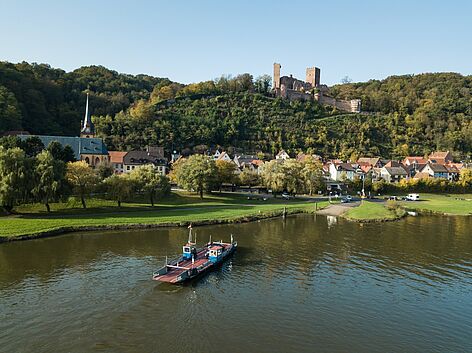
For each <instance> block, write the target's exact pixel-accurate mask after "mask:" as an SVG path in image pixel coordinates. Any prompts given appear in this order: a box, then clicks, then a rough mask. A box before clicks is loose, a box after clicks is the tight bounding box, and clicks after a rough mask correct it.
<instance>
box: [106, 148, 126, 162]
mask: <svg viewBox="0 0 472 353" xmlns="http://www.w3.org/2000/svg"><path fill="white" fill-rule="evenodd" d="M126 153H128V152H121V151H108V154H109V155H110V162H111V163H123V157H124V156H125V155H126Z"/></svg>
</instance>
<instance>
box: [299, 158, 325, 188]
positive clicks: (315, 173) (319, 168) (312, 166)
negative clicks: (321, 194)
mask: <svg viewBox="0 0 472 353" xmlns="http://www.w3.org/2000/svg"><path fill="white" fill-rule="evenodd" d="M302 175H303V179H304V181H305V186H306V190H307V191H308V193H309V194H310V195H313V193H314V192H315V191H319V190H322V189H323V188H324V181H323V164H321V162H320V161H318V160H316V159H314V158H313V157H308V159H307V160H306V161H305V162H304V163H303V169H302Z"/></svg>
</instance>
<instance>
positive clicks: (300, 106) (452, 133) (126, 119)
mask: <svg viewBox="0 0 472 353" xmlns="http://www.w3.org/2000/svg"><path fill="white" fill-rule="evenodd" d="M87 86H89V87H90V91H91V102H90V105H91V110H92V114H93V115H94V118H93V119H94V121H95V123H96V127H97V131H98V133H99V135H100V136H102V137H103V138H105V139H106V142H107V145H108V146H109V148H110V149H123V150H126V149H131V148H142V147H143V146H145V145H151V144H152V145H163V146H164V147H165V149H166V151H167V152H169V151H171V150H173V149H176V150H179V151H184V152H191V151H192V150H194V151H195V150H197V151H201V150H205V149H208V148H210V147H216V146H221V147H222V148H225V149H227V150H229V151H232V150H234V149H239V150H241V151H245V152H258V151H262V152H267V153H275V152H276V151H278V150H279V149H280V148H284V149H286V150H288V151H289V152H291V153H296V152H297V151H300V150H304V151H313V152H314V153H319V154H322V155H324V156H326V157H338V158H343V159H346V158H355V157H356V156H358V155H372V156H374V155H382V156H384V157H391V158H401V157H403V156H405V155H408V154H419V155H424V154H427V153H429V152H430V151H432V150H437V149H441V150H451V151H453V152H454V154H455V156H456V158H458V159H464V158H467V157H468V158H470V156H471V153H472V152H471V151H472V76H462V75H459V74H454V73H439V74H422V75H414V76H413V75H411V76H410V75H406V76H392V77H389V78H387V79H385V80H382V81H377V80H375V81H374V80H372V81H369V82H365V83H353V84H344V85H337V86H334V87H331V88H330V94H331V95H333V96H336V97H339V98H359V97H360V98H361V99H362V104H363V110H366V111H368V112H370V113H369V114H342V113H341V112H336V111H333V110H332V109H331V108H328V107H321V106H319V105H318V104H317V103H316V102H288V101H285V100H281V99H275V98H272V97H271V96H270V86H271V83H270V77H268V76H266V75H264V76H261V77H259V78H257V79H253V77H252V76H251V75H248V74H243V75H239V76H237V77H235V78H228V77H221V78H219V79H217V80H212V81H206V82H200V83H197V84H191V85H186V86H184V85H181V84H178V83H175V82H171V81H169V80H168V79H162V78H156V77H151V76H146V75H138V76H132V75H124V74H119V73H117V72H114V71H110V70H108V69H106V68H103V67H97V66H92V67H83V68H80V69H77V70H75V71H73V72H70V73H66V72H64V71H62V70H58V69H52V68H50V67H49V66H47V65H30V64H27V63H21V64H15V65H14V64H9V63H0V134H1V133H2V131H6V130H17V129H26V130H28V131H30V132H32V133H47V134H61V135H71V136H75V135H77V134H78V129H79V122H80V120H81V119H82V117H83V113H84V102H85V94H84V92H85V90H86V89H87Z"/></svg>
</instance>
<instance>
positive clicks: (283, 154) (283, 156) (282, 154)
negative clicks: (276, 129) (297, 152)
mask: <svg viewBox="0 0 472 353" xmlns="http://www.w3.org/2000/svg"><path fill="white" fill-rule="evenodd" d="M275 159H282V160H287V159H290V156H289V155H288V153H287V152H285V151H284V150H281V151H280V152H279V153H277V155H276V156H275Z"/></svg>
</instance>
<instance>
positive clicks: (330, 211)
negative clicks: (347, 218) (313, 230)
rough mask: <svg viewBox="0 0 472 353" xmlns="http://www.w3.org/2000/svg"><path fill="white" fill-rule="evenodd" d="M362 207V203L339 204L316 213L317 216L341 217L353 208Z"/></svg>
mask: <svg viewBox="0 0 472 353" xmlns="http://www.w3.org/2000/svg"><path fill="white" fill-rule="evenodd" d="M359 205H360V202H349V203H337V204H333V205H330V206H328V207H326V208H323V209H322V210H319V211H318V212H316V214H321V215H325V216H341V215H342V214H343V213H345V212H347V210H349V209H350V208H351V207H357V206H359Z"/></svg>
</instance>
